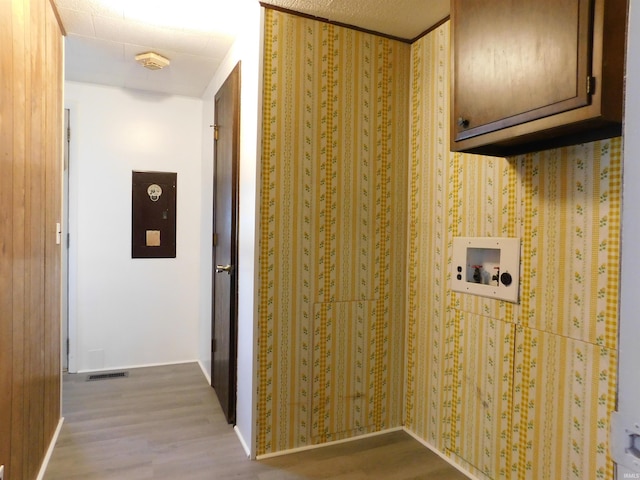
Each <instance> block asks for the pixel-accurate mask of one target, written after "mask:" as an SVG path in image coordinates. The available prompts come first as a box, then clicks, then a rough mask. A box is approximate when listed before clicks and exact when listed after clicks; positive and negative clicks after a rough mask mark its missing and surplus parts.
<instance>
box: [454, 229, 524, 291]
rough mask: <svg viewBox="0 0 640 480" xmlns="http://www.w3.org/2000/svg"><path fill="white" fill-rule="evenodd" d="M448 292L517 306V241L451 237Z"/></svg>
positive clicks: (518, 268) (501, 238) (518, 249)
mask: <svg viewBox="0 0 640 480" xmlns="http://www.w3.org/2000/svg"><path fill="white" fill-rule="evenodd" d="M451 289H452V290H454V291H456V292H462V293H470V294H472V295H480V296H483V297H490V298H495V299H498V300H505V301H507V302H512V303H518V293H519V290H520V239H519V238H512V237H454V238H453V252H452V256H451Z"/></svg>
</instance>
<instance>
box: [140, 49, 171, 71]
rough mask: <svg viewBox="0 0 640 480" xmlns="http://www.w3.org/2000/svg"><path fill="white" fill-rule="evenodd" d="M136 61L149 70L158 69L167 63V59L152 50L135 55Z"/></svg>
mask: <svg viewBox="0 0 640 480" xmlns="http://www.w3.org/2000/svg"><path fill="white" fill-rule="evenodd" d="M136 62H138V63H139V64H140V65H142V66H143V67H145V68H148V69H149V70H160V69H161V68H164V67H166V66H168V65H169V59H168V58H165V57H163V56H162V55H160V54H158V53H154V52H146V53H140V54H138V55H136Z"/></svg>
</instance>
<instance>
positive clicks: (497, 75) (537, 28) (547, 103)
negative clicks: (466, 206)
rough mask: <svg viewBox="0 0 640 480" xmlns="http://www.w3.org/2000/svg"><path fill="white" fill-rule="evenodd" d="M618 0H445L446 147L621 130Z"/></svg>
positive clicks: (514, 148)
mask: <svg viewBox="0 0 640 480" xmlns="http://www.w3.org/2000/svg"><path fill="white" fill-rule="evenodd" d="M626 12H627V1H626V0H452V9H451V28H452V40H451V41H452V57H453V58H452V72H451V74H452V83H451V95H452V99H451V106H452V108H451V123H450V125H451V149H452V150H453V151H463V152H472V153H483V154H489V155H498V156H506V155H512V154H516V153H523V152H527V151H535V150H542V149H544V148H550V147H555V146H560V145H569V144H571V143H579V142H582V141H589V140H596V139H598V138H605V137H607V136H613V135H619V134H620V131H621V120H622V95H621V92H622V81H623V71H624V43H625V41H624V38H625V27H626Z"/></svg>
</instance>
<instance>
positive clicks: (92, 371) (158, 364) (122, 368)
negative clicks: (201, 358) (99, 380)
mask: <svg viewBox="0 0 640 480" xmlns="http://www.w3.org/2000/svg"><path fill="white" fill-rule="evenodd" d="M185 363H198V360H195V359H194V360H180V361H178V362H164V363H145V364H142V365H126V366H120V367H109V368H100V369H95V370H91V369H87V370H78V372H77V373H97V372H112V371H114V370H132V369H136V368H149V367H166V366H169V365H184V364H185Z"/></svg>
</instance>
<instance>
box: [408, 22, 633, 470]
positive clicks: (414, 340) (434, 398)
mask: <svg viewBox="0 0 640 480" xmlns="http://www.w3.org/2000/svg"><path fill="white" fill-rule="evenodd" d="M448 51H449V26H448V24H445V25H443V26H441V27H439V28H438V29H436V30H435V31H433V32H432V33H430V34H428V35H427V36H425V37H423V38H422V39H420V40H419V41H417V42H416V43H415V44H414V45H413V46H412V62H411V63H412V89H411V105H412V111H411V140H410V142H411V167H410V168H411V169H410V175H409V176H410V201H409V211H410V214H409V250H408V258H409V262H408V273H409V280H408V281H409V283H408V293H407V294H408V303H407V322H408V323H407V324H408V327H407V329H408V330H407V332H408V333H407V380H406V384H407V387H406V405H405V418H406V420H405V425H406V427H407V429H408V430H410V431H412V432H413V433H415V434H416V435H417V436H418V437H420V438H422V439H423V440H424V441H425V442H427V443H429V444H431V445H432V446H434V447H435V448H437V449H438V450H440V451H443V452H445V453H446V454H447V455H448V456H450V458H452V459H453V460H454V461H455V462H456V463H458V464H459V465H461V466H463V467H464V468H466V469H468V470H469V471H470V472H472V473H473V474H474V475H476V476H477V477H478V478H508V479H512V478H517V479H532V480H533V479H535V480H538V479H550V480H551V479H554V480H555V479H558V478H562V479H571V478H575V479H586V478H589V479H592V478H593V479H598V478H607V479H608V478H612V463H611V460H610V459H609V457H608V455H607V452H608V428H609V427H608V425H609V423H608V416H609V412H611V411H612V410H613V408H614V403H613V402H614V399H615V383H616V379H615V374H616V348H617V347H616V335H617V302H618V260H619V234H620V224H619V221H620V193H621V192H620V185H621V171H620V165H621V139H619V138H615V139H611V140H604V141H599V142H593V143H589V144H584V145H576V146H571V147H566V148H560V149H555V150H548V151H544V152H539V153H535V154H528V155H522V156H518V157H513V158H508V159H499V158H490V157H482V156H476V155H463V154H452V153H450V152H449V148H448V141H449V140H448V139H449V132H448V112H449V99H448V82H449V76H448V71H449V53H448ZM458 235H460V236H516V237H520V238H521V239H522V260H521V285H520V302H519V304H515V305H514V304H510V303H507V302H501V301H496V300H491V299H486V298H482V297H475V296H471V295H466V294H458V293H454V292H451V291H450V290H449V279H450V276H449V268H450V262H451V259H450V251H451V242H452V238H453V237H454V236H458Z"/></svg>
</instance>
